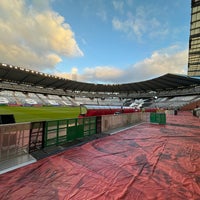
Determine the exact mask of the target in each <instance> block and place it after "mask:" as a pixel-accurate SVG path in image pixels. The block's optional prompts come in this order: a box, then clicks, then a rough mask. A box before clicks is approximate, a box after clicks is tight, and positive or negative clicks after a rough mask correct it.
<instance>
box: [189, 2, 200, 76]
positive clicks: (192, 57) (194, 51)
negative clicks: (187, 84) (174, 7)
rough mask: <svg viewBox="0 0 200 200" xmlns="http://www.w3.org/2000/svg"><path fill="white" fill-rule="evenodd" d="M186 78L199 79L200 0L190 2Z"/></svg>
mask: <svg viewBox="0 0 200 200" xmlns="http://www.w3.org/2000/svg"><path fill="white" fill-rule="evenodd" d="M188 76H194V77H196V76H197V77H198V76H199V77H200V0H192V1H191V23H190V41H189V57H188Z"/></svg>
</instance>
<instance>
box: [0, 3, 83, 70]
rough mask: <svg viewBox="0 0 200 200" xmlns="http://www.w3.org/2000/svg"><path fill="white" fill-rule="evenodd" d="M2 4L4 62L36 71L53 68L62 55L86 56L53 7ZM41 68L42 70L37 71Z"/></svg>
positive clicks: (1, 57)
mask: <svg viewBox="0 0 200 200" xmlns="http://www.w3.org/2000/svg"><path fill="white" fill-rule="evenodd" d="M32 2H33V4H32V5H27V4H26V1H24V0H18V1H12V2H11V1H10V0H1V1H0V60H1V61H2V62H5V63H9V64H10V63H11V64H13V65H19V66H26V67H29V68H31V69H34V70H39V71H42V70H43V69H53V68H54V66H55V65H56V64H57V63H59V62H61V60H62V59H61V56H66V57H76V56H83V52H82V51H81V50H80V48H79V46H78V44H77V42H76V40H75V35H74V33H73V31H72V30H71V27H70V25H69V24H67V23H66V22H65V19H64V18H63V17H62V16H60V15H59V14H58V13H56V12H54V11H52V10H51V9H50V7H49V4H48V2H49V1H47V3H45V4H41V3H37V6H36V7H34V5H36V2H38V1H35V0H34V1H32ZM37 67H39V68H37Z"/></svg>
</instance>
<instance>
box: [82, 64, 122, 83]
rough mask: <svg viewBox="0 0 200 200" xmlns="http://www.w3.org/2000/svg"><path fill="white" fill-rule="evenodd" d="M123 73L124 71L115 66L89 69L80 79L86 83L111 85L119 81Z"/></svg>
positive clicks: (86, 69) (85, 70)
mask: <svg viewBox="0 0 200 200" xmlns="http://www.w3.org/2000/svg"><path fill="white" fill-rule="evenodd" d="M123 73H124V72H123V70H121V69H118V68H115V67H113V66H96V67H91V68H90V67H87V68H85V69H84V72H83V74H82V75H80V76H79V78H81V80H82V81H86V82H98V83H103V82H104V83H109V82H113V81H115V80H117V79H118V78H119V77H121V76H122V75H123Z"/></svg>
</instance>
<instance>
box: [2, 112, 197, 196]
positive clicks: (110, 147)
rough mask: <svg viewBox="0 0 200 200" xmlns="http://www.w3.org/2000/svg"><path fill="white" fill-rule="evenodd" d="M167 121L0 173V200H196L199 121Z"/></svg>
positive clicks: (136, 127)
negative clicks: (168, 123) (167, 123)
mask: <svg viewBox="0 0 200 200" xmlns="http://www.w3.org/2000/svg"><path fill="white" fill-rule="evenodd" d="M170 118H171V119H170ZM167 119H168V122H169V121H170V125H156V124H141V125H138V126H135V127H132V128H131V129H128V130H124V131H122V132H120V133H117V134H114V135H112V136H108V137H105V138H101V139H98V140H94V141H91V142H89V143H87V144H85V145H82V146H80V147H75V148H72V149H69V150H67V151H65V152H63V153H60V154H58V155H54V156H51V157H48V158H45V159H42V160H40V161H38V162H36V163H34V164H31V165H28V166H25V167H22V168H19V169H17V170H14V171H11V172H8V173H5V174H3V175H0V199H1V200H10V199H13V200H35V199H38V200H39V199H40V200H47V199H48V200H50V199H51V200H52V199H53V200H57V199H59V200H60V199H73V200H74V199H75V200H92V199H95V200H96V199H100V200H110V199H111V200H112V199H113V200H116V199H121V200H124V199H125V200H126V199H127V200H156V199H158V200H164V199H166V200H189V199H190V200H197V199H200V128H198V126H199V125H200V123H199V122H200V121H199V119H198V118H195V117H193V116H191V115H185V116H179V114H178V115H177V116H172V117H170V116H167ZM182 120H185V122H187V124H186V123H185V122H184V123H182V125H181V122H183V121H182ZM176 124H177V125H176ZM178 124H179V125H178ZM189 126H190V127H189ZM192 126H193V127H192Z"/></svg>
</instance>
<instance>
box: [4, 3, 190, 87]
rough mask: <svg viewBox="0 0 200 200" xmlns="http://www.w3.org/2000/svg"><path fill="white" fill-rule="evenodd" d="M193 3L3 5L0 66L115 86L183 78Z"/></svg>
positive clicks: (185, 69) (185, 70)
mask: <svg viewBox="0 0 200 200" xmlns="http://www.w3.org/2000/svg"><path fill="white" fill-rule="evenodd" d="M190 4H191V2H190V0H184V1H183V0H176V1H174V0H167V1H166V0H143V1H141V0H43V1H38V0H1V1H0V62H2V63H8V64H13V65H17V66H21V67H25V68H29V69H33V70H36V71H40V72H45V73H50V74H53V75H56V76H62V77H64V78H69V79H72V78H75V79H76V80H77V81H82V82H92V83H103V84H119V83H127V82H138V81H143V80H148V79H152V78H155V77H158V76H160V75H163V74H166V73H176V74H187V62H188V44H189V29H190V12H191V10H190V9H191V8H190Z"/></svg>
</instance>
